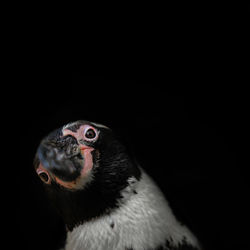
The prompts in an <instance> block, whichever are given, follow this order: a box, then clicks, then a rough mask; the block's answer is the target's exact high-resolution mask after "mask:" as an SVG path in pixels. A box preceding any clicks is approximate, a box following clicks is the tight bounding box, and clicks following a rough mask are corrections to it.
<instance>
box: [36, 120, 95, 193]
mask: <svg viewBox="0 0 250 250" xmlns="http://www.w3.org/2000/svg"><path fill="white" fill-rule="evenodd" d="M88 129H93V130H94V131H95V133H96V136H95V138H92V139H89V138H86V137H85V132H86V131H87V130H88ZM66 135H72V136H74V137H75V138H76V139H77V141H78V143H79V145H80V150H81V153H82V155H83V157H84V166H83V169H82V171H81V174H80V176H79V177H78V178H77V179H75V180H74V181H71V182H67V181H63V180H61V179H59V178H58V177H56V176H51V174H50V173H49V172H48V171H47V170H46V169H45V168H44V167H43V166H42V164H40V165H39V167H38V168H37V170H36V171H37V174H38V175H39V174H41V173H42V172H45V173H46V174H47V175H48V177H49V180H48V181H47V182H45V183H46V184H50V183H51V179H52V178H53V179H54V180H55V181H56V182H57V183H58V184H60V185H61V186H63V187H65V188H68V189H76V188H78V186H79V185H78V184H79V182H80V180H82V179H84V178H86V177H87V176H88V175H89V173H90V171H91V169H92V168H93V158H92V154H91V152H92V151H93V150H94V148H92V147H89V146H87V145H84V144H82V142H83V141H95V140H96V139H97V138H98V131H96V129H95V128H94V127H92V126H89V125H82V126H81V127H80V128H79V129H78V130H77V131H76V132H73V131H71V130H69V129H67V128H66V129H64V130H63V136H66ZM80 141H81V142H80Z"/></svg>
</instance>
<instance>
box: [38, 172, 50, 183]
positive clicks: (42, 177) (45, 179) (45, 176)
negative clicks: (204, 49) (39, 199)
mask: <svg viewBox="0 0 250 250" xmlns="http://www.w3.org/2000/svg"><path fill="white" fill-rule="evenodd" d="M39 177H40V178H41V179H42V180H43V181H44V182H48V180H49V176H48V175H47V174H46V173H44V172H42V173H40V174H39Z"/></svg>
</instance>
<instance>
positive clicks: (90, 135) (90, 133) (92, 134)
mask: <svg viewBox="0 0 250 250" xmlns="http://www.w3.org/2000/svg"><path fill="white" fill-rule="evenodd" d="M84 137H85V139H87V140H88V141H93V140H95V139H96V137H97V132H96V130H95V129H94V128H93V127H87V128H86V129H85V131H84Z"/></svg>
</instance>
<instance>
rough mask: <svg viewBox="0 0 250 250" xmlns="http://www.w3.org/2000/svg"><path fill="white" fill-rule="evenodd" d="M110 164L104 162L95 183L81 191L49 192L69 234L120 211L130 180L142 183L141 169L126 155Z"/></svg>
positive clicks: (59, 189)
mask: <svg viewBox="0 0 250 250" xmlns="http://www.w3.org/2000/svg"><path fill="white" fill-rule="evenodd" d="M121 159H122V162H121ZM107 162H109V165H108V166H107V165H105V164H106V162H105V161H100V163H99V166H98V167H96V169H94V177H93V180H92V181H91V182H90V183H88V184H87V185H86V187H84V189H82V190H77V191H68V190H62V189H61V188H60V187H55V188H54V189H50V190H49V192H48V194H49V196H50V198H51V200H52V201H53V204H54V206H55V207H56V210H57V211H58V212H59V215H60V216H61V217H62V218H63V220H64V222H65V224H66V227H67V229H68V230H69V231H72V230H73V229H74V227H76V226H77V225H80V224H83V223H85V222H87V221H89V220H91V219H92V218H97V217H100V216H103V215H107V214H109V213H110V212H112V211H114V210H115V209H117V208H118V207H119V206H120V201H122V200H123V198H124V197H123V195H122V190H124V189H126V187H127V186H128V185H129V179H131V178H135V179H138V180H139V178H140V170H139V168H138V167H137V166H136V165H135V163H134V162H133V161H131V159H130V158H129V157H128V156H127V155H126V154H125V153H124V154H122V153H120V154H117V156H116V157H113V159H112V161H111V162H110V159H109V161H107Z"/></svg>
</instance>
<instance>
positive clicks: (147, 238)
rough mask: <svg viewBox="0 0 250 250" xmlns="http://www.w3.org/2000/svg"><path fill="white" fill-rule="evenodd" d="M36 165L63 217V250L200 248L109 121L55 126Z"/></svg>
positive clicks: (43, 141) (39, 154)
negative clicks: (65, 233) (64, 237)
mask: <svg viewBox="0 0 250 250" xmlns="http://www.w3.org/2000/svg"><path fill="white" fill-rule="evenodd" d="M34 167H35V171H36V173H37V175H38V176H39V178H40V179H41V181H42V183H43V184H44V187H45V190H46V192H47V194H48V198H49V199H50V200H51V202H52V203H53V205H54V207H55V208H56V210H57V212H58V213H59V215H60V216H61V217H62V219H63V221H64V223H65V226H66V230H67V237H66V242H65V247H64V249H65V250H156V249H157V250H162V249H166V250H200V249H201V246H200V243H199V241H198V239H197V238H196V237H195V236H194V234H193V233H192V232H191V231H190V230H189V229H188V227H187V226H185V225H184V224H182V223H181V222H179V221H178V220H177V218H176V217H175V216H174V213H173V212H172V210H171V208H170V206H169V204H168V201H167V200H166V198H165V196H164V195H163V193H162V192H161V190H160V189H159V187H158V186H157V184H156V183H155V182H154V180H152V178H151V177H150V176H149V175H148V174H147V173H146V172H145V170H144V169H143V168H142V167H141V166H140V165H139V164H138V163H137V161H136V160H135V159H134V157H133V156H132V155H131V154H130V153H129V150H127V148H126V147H125V146H124V145H123V144H122V143H121V142H120V140H119V139H118V138H117V136H116V135H115V133H114V132H113V131H112V129H110V128H109V127H107V126H105V125H102V124H99V123H95V122H90V121H85V120H79V121H75V122H71V123H68V124H66V125H65V126H62V127H61V128H59V129H56V130H54V131H53V132H51V133H50V134H49V135H48V136H46V137H45V138H44V139H42V141H41V143H40V145H39V146H38V149H37V152H36V155H35V160H34Z"/></svg>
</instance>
